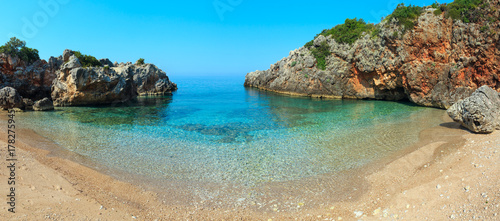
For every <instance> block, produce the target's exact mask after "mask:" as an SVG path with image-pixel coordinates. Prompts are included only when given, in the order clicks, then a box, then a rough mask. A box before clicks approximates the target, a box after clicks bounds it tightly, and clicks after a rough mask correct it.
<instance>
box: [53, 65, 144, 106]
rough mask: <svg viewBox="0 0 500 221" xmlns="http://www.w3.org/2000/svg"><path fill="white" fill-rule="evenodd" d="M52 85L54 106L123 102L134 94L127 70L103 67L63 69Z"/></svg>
mask: <svg viewBox="0 0 500 221" xmlns="http://www.w3.org/2000/svg"><path fill="white" fill-rule="evenodd" d="M57 76H58V77H57V78H56V80H55V81H54V84H53V86H52V99H53V101H54V105H55V106H77V105H94V104H109V103H114V102H124V101H127V100H130V99H131V98H134V97H135V96H136V92H135V91H134V87H133V83H132V80H131V78H130V76H129V74H128V73H127V72H117V71H115V70H114V69H112V68H111V69H109V70H106V69H105V68H103V67H92V68H81V67H79V68H73V69H69V70H68V69H63V70H61V71H59V72H57Z"/></svg>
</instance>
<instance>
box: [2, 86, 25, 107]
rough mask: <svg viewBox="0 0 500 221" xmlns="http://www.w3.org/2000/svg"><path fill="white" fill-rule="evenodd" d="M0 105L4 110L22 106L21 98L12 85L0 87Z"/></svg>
mask: <svg viewBox="0 0 500 221" xmlns="http://www.w3.org/2000/svg"><path fill="white" fill-rule="evenodd" d="M0 107H1V108H2V109H4V110H7V109H12V108H20V109H21V108H23V98H22V97H21V95H19V93H17V90H16V89H14V88H12V87H4V88H2V89H0Z"/></svg>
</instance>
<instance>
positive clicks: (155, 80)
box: [0, 40, 177, 110]
mask: <svg viewBox="0 0 500 221" xmlns="http://www.w3.org/2000/svg"><path fill="white" fill-rule="evenodd" d="M11 42H12V40H11ZM8 44H9V43H8ZM8 44H6V46H7V45H8ZM6 46H4V47H6ZM23 47H24V46H23ZM36 52H37V53H38V51H36ZM37 53H36V57H37V59H34V60H31V61H26V59H22V56H19V55H18V54H19V50H18V52H17V53H0V88H1V89H0V106H1V107H2V108H3V109H8V108H19V109H22V110H51V109H53V108H54V106H79V105H96V104H111V103H117V102H125V101H128V100H131V99H134V98H135V97H137V96H140V95H161V94H167V93H171V92H172V91H175V90H177V85H176V84H175V83H172V82H171V81H170V80H169V78H168V76H167V75H166V73H165V72H164V71H162V70H161V69H159V68H158V67H157V66H155V65H153V64H146V63H144V62H143V60H142V62H139V61H138V62H136V63H135V64H133V63H131V62H127V63H117V62H115V63H112V62H111V61H110V60H109V59H100V60H97V59H95V58H94V57H91V56H87V55H82V54H81V53H79V52H74V51H71V50H65V51H64V53H63V55H61V56H59V57H51V58H50V59H49V61H48V62H47V61H45V60H42V59H39V58H38V54H37ZM79 57H80V58H79ZM90 58H92V59H90ZM80 59H85V61H81V60H80ZM89 61H90V62H89Z"/></svg>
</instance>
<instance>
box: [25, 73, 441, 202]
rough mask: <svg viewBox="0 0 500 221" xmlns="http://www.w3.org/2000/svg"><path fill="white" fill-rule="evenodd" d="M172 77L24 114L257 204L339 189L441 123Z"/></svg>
mask: <svg viewBox="0 0 500 221" xmlns="http://www.w3.org/2000/svg"><path fill="white" fill-rule="evenodd" d="M171 80H172V81H173V82H175V83H177V84H178V87H179V89H178V90H177V91H176V92H174V93H173V94H171V95H166V96H156V97H139V98H137V99H136V100H133V101H130V102H126V103H116V104H109V105H100V106H87V107H57V108H56V109H55V111H50V112H24V113H20V114H19V115H18V116H17V118H18V122H19V125H20V127H22V128H25V129H30V130H33V131H34V132H35V133H37V134H38V135H40V136H42V137H44V138H46V139H48V140H50V141H52V142H53V143H54V144H56V145H58V146H59V147H61V148H64V149H65V150H67V151H69V152H71V153H73V154H75V155H78V156H80V157H83V158H85V159H86V161H88V162H93V163H92V165H93V167H96V168H101V167H102V168H106V171H108V173H111V174H112V175H116V177H117V178H119V179H125V180H127V179H130V180H135V181H138V182H141V181H143V184H144V185H148V183H151V184H153V183H154V185H151V186H156V187H158V188H159V189H162V188H163V189H164V190H165V193H166V194H165V198H166V199H167V200H168V194H167V193H168V192H176V193H180V196H177V197H176V198H175V199H171V201H172V202H174V201H175V202H177V203H179V202H181V201H184V202H183V203H187V204H193V203H204V205H211V204H210V203H212V204H214V205H215V204H217V203H215V202H216V201H217V202H219V204H221V203H220V202H222V201H224V202H227V204H228V205H234V204H235V203H244V202H246V201H248V203H252V205H254V204H255V203H258V202H259V200H261V201H265V200H268V199H267V198H266V197H267V196H270V194H268V193H269V191H273V193H274V194H275V193H276V192H279V191H280V190H281V191H282V192H281V193H279V196H283V197H284V198H286V199H290V200H291V201H294V200H295V201H297V200H296V199H292V198H293V197H295V198H300V199H301V200H302V201H304V200H307V195H308V194H309V195H311V194H312V195H314V194H319V193H322V194H323V193H325V192H328V191H330V190H326V189H327V188H333V189H342V188H341V187H338V188H336V187H335V185H341V184H342V183H344V184H346V183H349V182H340V181H339V180H341V179H350V178H349V177H350V175H349V174H354V173H350V171H357V170H360V169H362V168H366V167H367V166H369V165H370V164H372V163H375V162H377V161H379V160H381V159H385V158H387V157H390V156H391V155H394V154H396V153H399V152H401V151H404V150H405V148H408V147H410V146H412V145H413V144H415V143H417V142H418V141H419V134H420V132H421V131H423V130H425V129H428V128H432V127H435V126H438V125H439V124H441V123H442V122H443V120H442V116H443V113H444V111H443V110H439V109H435V108H426V107H419V106H416V105H414V104H412V103H410V102H391V101H377V100H333V99H314V98H309V97H292V96H287V95H281V94H276V93H273V92H266V91H262V90H258V89H253V88H245V87H244V86H243V81H244V77H241V76H176V77H174V78H172V79H171ZM109 171H111V172H109ZM113 171H115V172H113ZM124 174H126V175H124ZM341 174H343V175H341ZM312 180H315V181H312ZM318 180H321V182H327V183H328V185H321V184H317V183H321V182H319V181H318ZM135 181H134V182H135ZM144 181H147V182H144ZM314 182H316V184H311V183H314ZM308 185H309V186H308ZM298 186H300V187H298ZM305 186H308V187H307V188H306V189H308V191H309V192H305V191H297V189H304V187H305ZM264 187H266V188H264ZM282 187H283V188H284V189H285V190H283V188H282ZM172 188H177V189H179V188H181V189H182V188H184V189H183V190H182V191H178V190H175V191H172V190H170V191H168V190H167V189H172ZM278 189H280V190H278ZM183 194H185V195H189V197H183V196H182V195H183ZM294 194H295V195H294ZM177 195H179V194H177ZM271 195H272V194H271ZM291 195H294V196H293V197H292V196H291ZM337 195H338V194H337ZM289 196H290V197H289ZM339 196H340V195H339ZM346 197H348V194H347V195H346ZM264 198H266V199H265V200H264ZM187 199H189V200H187ZM222 199H224V200H222ZM250 201H251V202H250ZM207 203H208V204H207Z"/></svg>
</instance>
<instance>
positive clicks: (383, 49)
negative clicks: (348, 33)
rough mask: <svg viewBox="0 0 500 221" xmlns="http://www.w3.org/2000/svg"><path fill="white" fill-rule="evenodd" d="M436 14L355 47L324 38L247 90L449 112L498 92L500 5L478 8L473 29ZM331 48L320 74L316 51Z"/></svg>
mask: <svg viewBox="0 0 500 221" xmlns="http://www.w3.org/2000/svg"><path fill="white" fill-rule="evenodd" d="M434 10H435V9H433V8H426V9H425V10H424V12H423V13H422V14H421V15H420V17H418V19H417V20H416V25H415V27H414V28H413V29H411V30H407V31H403V30H404V29H403V27H402V26H401V25H399V24H398V23H397V21H396V20H394V19H393V20H390V21H383V22H381V23H380V24H377V25H376V27H377V29H379V30H380V32H379V33H377V34H376V36H373V35H371V34H370V33H365V34H364V35H362V36H361V37H360V38H359V39H358V40H357V41H355V42H354V43H353V44H352V45H350V44H347V43H345V44H340V43H337V42H336V41H335V40H334V39H333V38H332V37H331V36H328V37H325V36H323V35H319V36H318V37H317V38H315V40H314V44H313V45H312V46H311V47H310V48H309V47H301V48H299V49H296V50H294V51H291V52H290V54H289V56H288V57H286V58H283V59H282V60H281V61H279V62H277V63H276V64H273V65H271V67H270V69H268V70H265V71H256V72H252V73H248V74H247V76H246V79H245V86H248V87H256V88H260V89H264V90H269V91H275V92H280V93H289V94H300V95H306V96H312V97H333V98H350V99H384V100H402V99H408V100H410V101H412V102H414V103H416V104H418V105H422V106H432V107H439V108H444V109H446V108H449V107H450V106H451V105H453V104H454V103H455V102H457V101H458V100H460V99H463V98H466V97H468V96H469V95H471V94H472V93H473V92H474V91H475V90H476V89H477V88H479V87H481V86H483V85H488V86H490V87H492V88H494V89H499V88H500V81H499V66H498V65H499V64H500V43H499V33H500V20H498V17H499V12H500V4H499V1H498V0H491V1H489V6H488V7H487V8H484V9H480V8H479V7H478V9H477V10H482V11H481V13H483V15H484V16H483V17H484V19H482V20H480V21H477V22H471V23H464V22H462V21H461V20H453V19H451V18H446V17H445V16H444V13H443V14H439V15H436V14H438V13H434ZM486 18H494V19H493V20H491V19H490V20H488V19H486ZM484 27H487V29H488V30H485V29H486V28H484ZM325 43H326V45H327V47H328V48H329V51H330V55H328V56H327V57H326V69H325V70H321V69H320V68H318V63H317V59H316V58H315V56H314V55H313V54H312V52H311V51H312V50H313V49H315V48H319V47H321V45H322V44H325Z"/></svg>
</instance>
